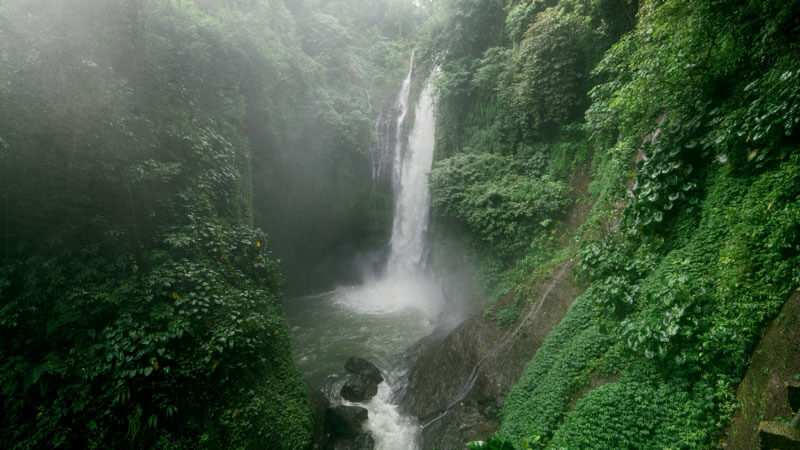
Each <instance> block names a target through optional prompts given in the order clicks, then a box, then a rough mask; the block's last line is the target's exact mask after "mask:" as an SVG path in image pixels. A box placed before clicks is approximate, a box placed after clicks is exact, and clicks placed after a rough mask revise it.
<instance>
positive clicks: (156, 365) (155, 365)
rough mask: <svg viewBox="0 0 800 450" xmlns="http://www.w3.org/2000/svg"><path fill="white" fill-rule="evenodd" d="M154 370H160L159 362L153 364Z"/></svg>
mask: <svg viewBox="0 0 800 450" xmlns="http://www.w3.org/2000/svg"><path fill="white" fill-rule="evenodd" d="M153 369H156V370H158V360H155V361H154V362H153Z"/></svg>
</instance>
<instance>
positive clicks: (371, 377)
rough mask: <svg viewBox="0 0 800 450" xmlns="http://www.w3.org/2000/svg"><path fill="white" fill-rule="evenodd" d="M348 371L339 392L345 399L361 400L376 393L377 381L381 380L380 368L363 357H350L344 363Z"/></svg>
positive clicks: (367, 398) (369, 397)
mask: <svg viewBox="0 0 800 450" xmlns="http://www.w3.org/2000/svg"><path fill="white" fill-rule="evenodd" d="M344 368H345V369H346V370H347V371H348V372H350V374H349V375H347V378H345V382H344V385H343V386H342V390H341V391H340V392H339V394H340V395H341V396H342V398H344V399H345V400H347V401H351V402H363V401H365V400H369V399H371V398H372V397H374V396H375V394H377V393H378V383H380V382H381V381H383V376H382V375H381V371H380V369H378V368H377V367H376V366H375V364H372V363H371V362H369V361H367V360H366V359H364V358H357V357H350V358H348V359H347V361H346V362H345V363H344Z"/></svg>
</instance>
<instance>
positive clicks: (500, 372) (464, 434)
mask: <svg viewBox="0 0 800 450" xmlns="http://www.w3.org/2000/svg"><path fill="white" fill-rule="evenodd" d="M572 265H573V262H569V263H567V264H565V265H564V266H562V267H561V268H560V269H559V270H557V271H554V273H551V274H550V276H549V277H548V279H545V280H544V281H542V282H541V283H539V285H538V286H537V287H536V290H537V294H538V295H537V296H536V297H535V298H536V301H535V302H533V303H532V304H529V305H528V309H527V310H523V311H521V314H520V316H521V320H520V321H519V322H518V323H517V324H516V325H515V327H512V328H511V329H506V328H501V327H499V326H498V325H497V324H495V323H494V322H487V321H485V320H483V318H482V317H481V316H475V317H472V318H470V319H467V320H466V321H465V322H463V323H462V324H460V325H459V326H457V327H456V328H454V329H452V330H437V331H435V332H434V333H432V334H431V335H430V336H428V337H425V338H423V339H422V340H421V341H419V342H418V343H417V344H415V345H414V346H412V347H411V348H409V349H408V350H407V351H406V353H405V354H404V355H403V359H404V360H405V362H404V365H405V366H406V367H407V370H408V372H407V375H406V380H405V381H406V382H405V383H404V384H405V385H406V388H405V389H404V390H402V391H400V392H399V398H398V399H399V404H400V406H401V407H402V408H403V409H404V410H405V412H407V413H410V414H412V415H414V416H416V417H417V418H419V420H420V423H421V424H422V426H423V429H422V441H423V443H422V446H423V448H439V449H442V450H445V449H462V448H464V444H465V443H467V442H469V441H473V440H482V439H485V438H487V437H489V436H491V435H492V433H494V432H495V431H496V430H497V427H498V426H499V419H498V417H497V412H498V410H499V409H500V408H501V407H502V404H503V400H504V399H505V395H506V393H507V392H508V391H509V390H510V389H511V387H512V386H514V384H515V383H516V382H517V381H518V380H519V378H520V376H521V375H522V371H523V369H524V367H525V364H527V363H528V361H530V359H531V358H532V357H533V354H534V353H535V352H536V350H537V349H538V348H539V346H540V345H541V344H542V342H544V339H545V338H546V337H547V335H548V334H550V330H552V329H553V327H555V326H556V325H557V324H558V323H559V322H560V321H561V318H562V317H563V316H564V314H565V313H566V310H567V309H568V308H569V305H570V304H571V303H572V300H573V299H574V298H575V297H577V296H578V295H580V293H581V289H580V288H579V287H578V286H576V285H575V283H574V281H573V277H572V276H567V275H568V274H570V275H571V267H572Z"/></svg>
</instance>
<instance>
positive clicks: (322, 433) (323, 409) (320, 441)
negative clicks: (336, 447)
mask: <svg viewBox="0 0 800 450" xmlns="http://www.w3.org/2000/svg"><path fill="white" fill-rule="evenodd" d="M308 399H309V409H310V410H311V417H312V420H313V423H314V442H313V444H312V447H311V448H312V449H313V450H319V449H324V448H328V447H329V446H330V442H329V439H328V434H329V429H328V422H327V420H325V416H326V414H327V412H328V407H330V402H329V401H328V398H327V397H325V395H324V394H323V393H322V392H320V390H319V389H315V388H313V387H311V386H308Z"/></svg>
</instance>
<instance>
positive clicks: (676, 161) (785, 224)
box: [445, 0, 800, 448]
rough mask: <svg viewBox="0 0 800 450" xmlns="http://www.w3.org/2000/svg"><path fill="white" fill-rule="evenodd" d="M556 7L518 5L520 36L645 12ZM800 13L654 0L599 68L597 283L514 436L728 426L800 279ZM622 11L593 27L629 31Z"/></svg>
mask: <svg viewBox="0 0 800 450" xmlns="http://www.w3.org/2000/svg"><path fill="white" fill-rule="evenodd" d="M553 3H555V2H553ZM553 3H547V2H523V3H520V4H518V5H516V6H514V7H513V8H512V9H511V10H510V12H509V14H508V16H507V19H506V33H507V35H508V36H509V37H510V38H511V39H512V40H514V41H517V42H520V47H519V48H522V46H521V45H522V43H523V42H524V41H526V40H529V42H528V45H531V47H529V48H530V49H534V48H535V47H533V44H534V42H535V41H534V40H533V37H532V34H531V33H533V31H532V30H533V29H534V27H535V26H536V25H535V23H536V21H538V20H548V21H543V22H542V23H541V24H540V26H544V25H545V24H549V26H554V28H552V29H553V30H556V29H558V26H566V24H567V23H568V21H566V18H567V17H570V18H572V19H575V20H578V19H580V18H581V17H583V19H582V20H578V22H575V24H576V28H573V30H599V29H598V28H593V27H594V24H595V20H597V19H598V18H600V17H609V14H611V13H612V12H613V11H614V9H615V8H616V7H620V5H621V8H622V9H620V10H619V11H621V12H623V13H625V12H626V11H629V10H628V9H626V6H625V4H624V3H623V2H618V3H619V5H616V6H614V5H611V4H610V3H609V2H601V1H599V2H592V3H591V4H587V3H582V2H570V3H571V6H567V5H566V3H567V2H561V6H563V7H564V9H563V10H562V11H559V10H557V9H551V10H548V8H554V7H555V6H556V5H554V4H553ZM612 3H613V2H612ZM546 11H550V12H549V14H550V15H549V16H546V15H545V14H544V12H546ZM555 11H559V12H557V13H556V12H555ZM797 11H798V4H797V2H788V3H781V2H767V3H763V2H727V1H719V2H699V1H692V0H687V1H682V0H674V1H672V0H670V1H665V2H655V1H654V2H644V3H642V4H641V5H640V8H639V15H638V18H639V23H638V24H637V26H636V29H635V30H634V31H632V32H630V33H629V34H627V35H625V36H623V37H622V38H621V39H620V40H619V42H617V43H616V44H615V45H613V47H612V48H611V49H610V50H609V51H608V52H607V53H606V55H605V57H604V58H603V59H602V61H601V62H600V63H599V64H598V65H597V67H596V68H595V70H594V71H593V74H592V75H593V78H592V81H593V82H596V83H599V84H598V85H597V86H596V87H594V88H593V89H591V91H590V95H591V99H592V104H591V106H590V107H589V109H588V111H587V113H586V126H585V130H586V131H587V132H588V133H589V134H590V143H591V144H592V146H593V147H594V148H593V149H592V150H593V153H592V154H593V161H592V175H593V178H594V180H593V182H592V185H591V187H590V194H591V195H592V196H593V198H594V199H596V205H595V206H594V208H593V209H592V212H591V216H590V219H589V220H588V221H587V223H586V224H585V225H584V226H583V228H582V230H581V232H582V233H583V234H582V236H583V238H584V239H586V242H584V243H583V245H582V247H581V250H580V252H579V257H580V259H581V268H582V277H583V278H584V280H585V281H586V283H587V284H588V287H587V289H586V291H585V293H584V295H582V296H581V297H579V298H578V299H576V300H575V302H574V303H573V306H572V308H571V309H570V310H569V311H568V313H567V316H566V317H565V318H564V320H563V322H562V323H561V324H560V325H559V326H558V327H557V328H556V329H555V330H554V331H553V332H552V334H551V336H550V337H548V339H547V341H546V342H545V343H544V344H543V346H542V347H541V348H540V349H539V351H538V352H537V354H536V355H535V356H534V358H533V359H532V360H531V362H530V363H529V365H528V366H527V367H526V370H525V372H524V374H523V376H522V378H521V379H520V381H519V384H518V385H517V386H515V387H514V389H513V390H512V391H511V392H510V393H509V395H508V397H507V399H506V402H505V405H504V408H503V410H502V412H501V417H502V419H503V424H502V426H501V429H500V431H499V436H500V438H501V439H508V440H510V441H511V442H512V443H513V444H514V445H518V446H520V445H527V444H526V443H530V442H531V441H534V440H535V441H536V442H538V443H541V444H542V445H546V446H549V447H552V448H609V447H615V448H616V447H637V448H639V447H648V448H651V447H652V448H667V447H669V448H698V447H705V446H709V445H711V443H712V440H713V439H714V437H715V436H716V435H717V433H718V432H719V430H720V429H721V428H723V427H724V426H725V425H726V422H727V420H729V418H730V415H731V413H732V411H733V409H734V407H735V401H734V387H735V384H736V383H737V382H738V380H739V379H740V377H741V376H742V374H743V371H744V369H745V365H746V361H747V359H748V356H749V353H750V351H752V349H753V348H754V346H755V343H756V342H757V340H758V339H759V337H760V336H761V332H762V330H763V327H764V326H765V324H766V323H767V322H768V321H769V320H770V319H771V318H772V317H774V315H775V314H776V313H777V311H778V310H779V308H780V305H781V304H782V303H783V302H784V301H785V300H786V298H787V297H788V296H789V294H790V293H791V292H792V290H793V289H795V288H796V287H797V286H798V284H800V279H799V278H798V270H797V267H798V262H800V259H799V258H800V253H798V249H800V236H798V234H797V233H798V230H800V226H798V225H800V219H798V214H800V205H799V204H798V192H800V185H798V180H797V173H798V169H800V167H798V156H797V154H798V152H797V133H798V131H799V130H798V126H797V123H798V122H797V114H796V113H797V111H796V108H795V104H796V103H797V102H796V101H795V100H794V99H796V96H797V93H798V91H797V89H798V86H799V85H798V83H797V82H796V81H793V80H794V77H795V76H796V75H797V71H798V68H799V67H798V65H797V61H798V58H797V55H798V47H797V37H796V33H793V32H790V31H789V30H791V29H794V28H796V26H797V22H796V17H797V14H796V13H797ZM558 14H562V16H559V15H558ZM545 17H546V19H545ZM556 17H561V19H560V22H559V23H556V22H555V18H556ZM620 17H623V18H624V17H625V16H624V15H622V16H620ZM789 17H795V19H790V18H789ZM623 22H624V19H623V20H620V21H619V22H616V24H614V25H613V27H614V28H615V27H616V26H618V25H619V26H621V28H616V30H617V31H610V30H606V31H599V32H598V34H596V35H595V36H597V37H598V40H600V41H602V40H603V39H605V38H610V37H614V36H615V35H616V36H619V35H620V34H621V33H619V30H621V29H623V28H624V26H622V24H623ZM608 23H612V22H608ZM530 24H533V25H530ZM578 24H580V26H577V25H578ZM581 27H584V28H581ZM544 29H545V28H543V30H544ZM779 30H780V31H779ZM576 33H577V34H573V35H572V36H576V35H583V36H591V35H592V34H591V33H586V34H582V33H584V32H580V31H578V32H576ZM546 42H549V41H546ZM567 48H568V47H565V49H567ZM517 51H518V50H517V47H514V48H513V49H508V48H498V49H492V50H490V51H489V52H486V53H485V55H484V59H483V60H482V61H481V67H480V68H479V69H478V70H477V71H476V74H477V76H476V78H477V79H479V80H482V81H481V83H484V84H486V85H487V86H488V87H489V90H490V91H491V95H496V96H501V95H503V90H504V89H505V88H504V83H508V80H509V79H510V78H507V77H506V78H504V73H506V72H505V71H507V70H508V67H511V65H512V64H513V63H514V61H516V60H518V59H517V58H519V57H520V55H519V54H517V53H516V52H517ZM562 53H563V52H562ZM563 54H564V55H569V54H570V53H569V51H567V52H566V53H563ZM519 72H520V75H515V76H519V77H527V76H529V75H528V73H529V72H530V71H523V70H520V71H519ZM575 73H580V71H578V72H575ZM535 79H536V78H535V77H533V78H532V80H535ZM587 79H588V77H587ZM492 81H493V82H492ZM509 85H510V84H509ZM582 89H589V86H588V84H585V83H584V84H581V85H580V86H579V87H577V88H574V89H573V91H572V92H574V93H577V94H578V95H580V94H581V93H582V92H583V91H581V90H582ZM545 91H546V89H545ZM471 94H472V95H473V96H474V94H475V92H474V91H473V92H472V93H471ZM480 94H482V95H485V94H484V93H480ZM511 98H512V97H511V96H510V95H509V97H508V99H511ZM506 104H510V100H509V101H507V102H506ZM462 105H463V104H462ZM533 105H534V103H530V104H528V105H527V106H526V107H525V108H524V109H523V110H524V111H525V112H526V113H533V112H534V111H535V107H534V106H533ZM445 111H446V114H447V110H445ZM554 111H555V110H554ZM507 120H508V119H507V117H506V116H503V118H502V119H500V121H501V122H502V121H507ZM518 120H519V119H517V118H515V119H514V121H515V122H518ZM528 122H529V125H528V126H529V127H530V123H531V121H528ZM489 123H491V121H490V122H489ZM495 123H497V122H495ZM446 126H449V124H447V125H446ZM563 132H564V128H563V122H562V123H561V133H562V134H560V135H558V136H555V137H553V138H551V139H548V140H546V141H545V142H553V143H556V144H555V145H560V144H559V143H562V142H564V141H565V139H564V135H563ZM531 136H533V146H540V145H541V143H540V142H537V141H538V140H539V138H537V137H536V135H535V134H531V135H529V137H527V138H525V139H529V140H530V139H531ZM498 142H499V141H498ZM529 143H530V141H528V142H526V144H529ZM513 147H514V148H517V146H516V145H515V146H513ZM545 148H546V150H544V151H543V154H545V155H547V161H548V165H549V166H551V167H558V166H560V165H561V164H560V163H554V162H553V161H555V158H554V155H555V154H556V153H554V151H553V149H554V148H555V146H552V145H551V146H548V147H545ZM493 151H494V150H493ZM551 173H553V174H555V173H563V172H562V171H558V172H551ZM631 179H632V180H631ZM510 288H513V286H507V287H506V289H510ZM505 292H508V290H506V291H505ZM489 311H491V310H489ZM509 311H510V310H509ZM490 315H491V314H490ZM587 384H588V385H589V387H588V388H587V387H586V385H587Z"/></svg>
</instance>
